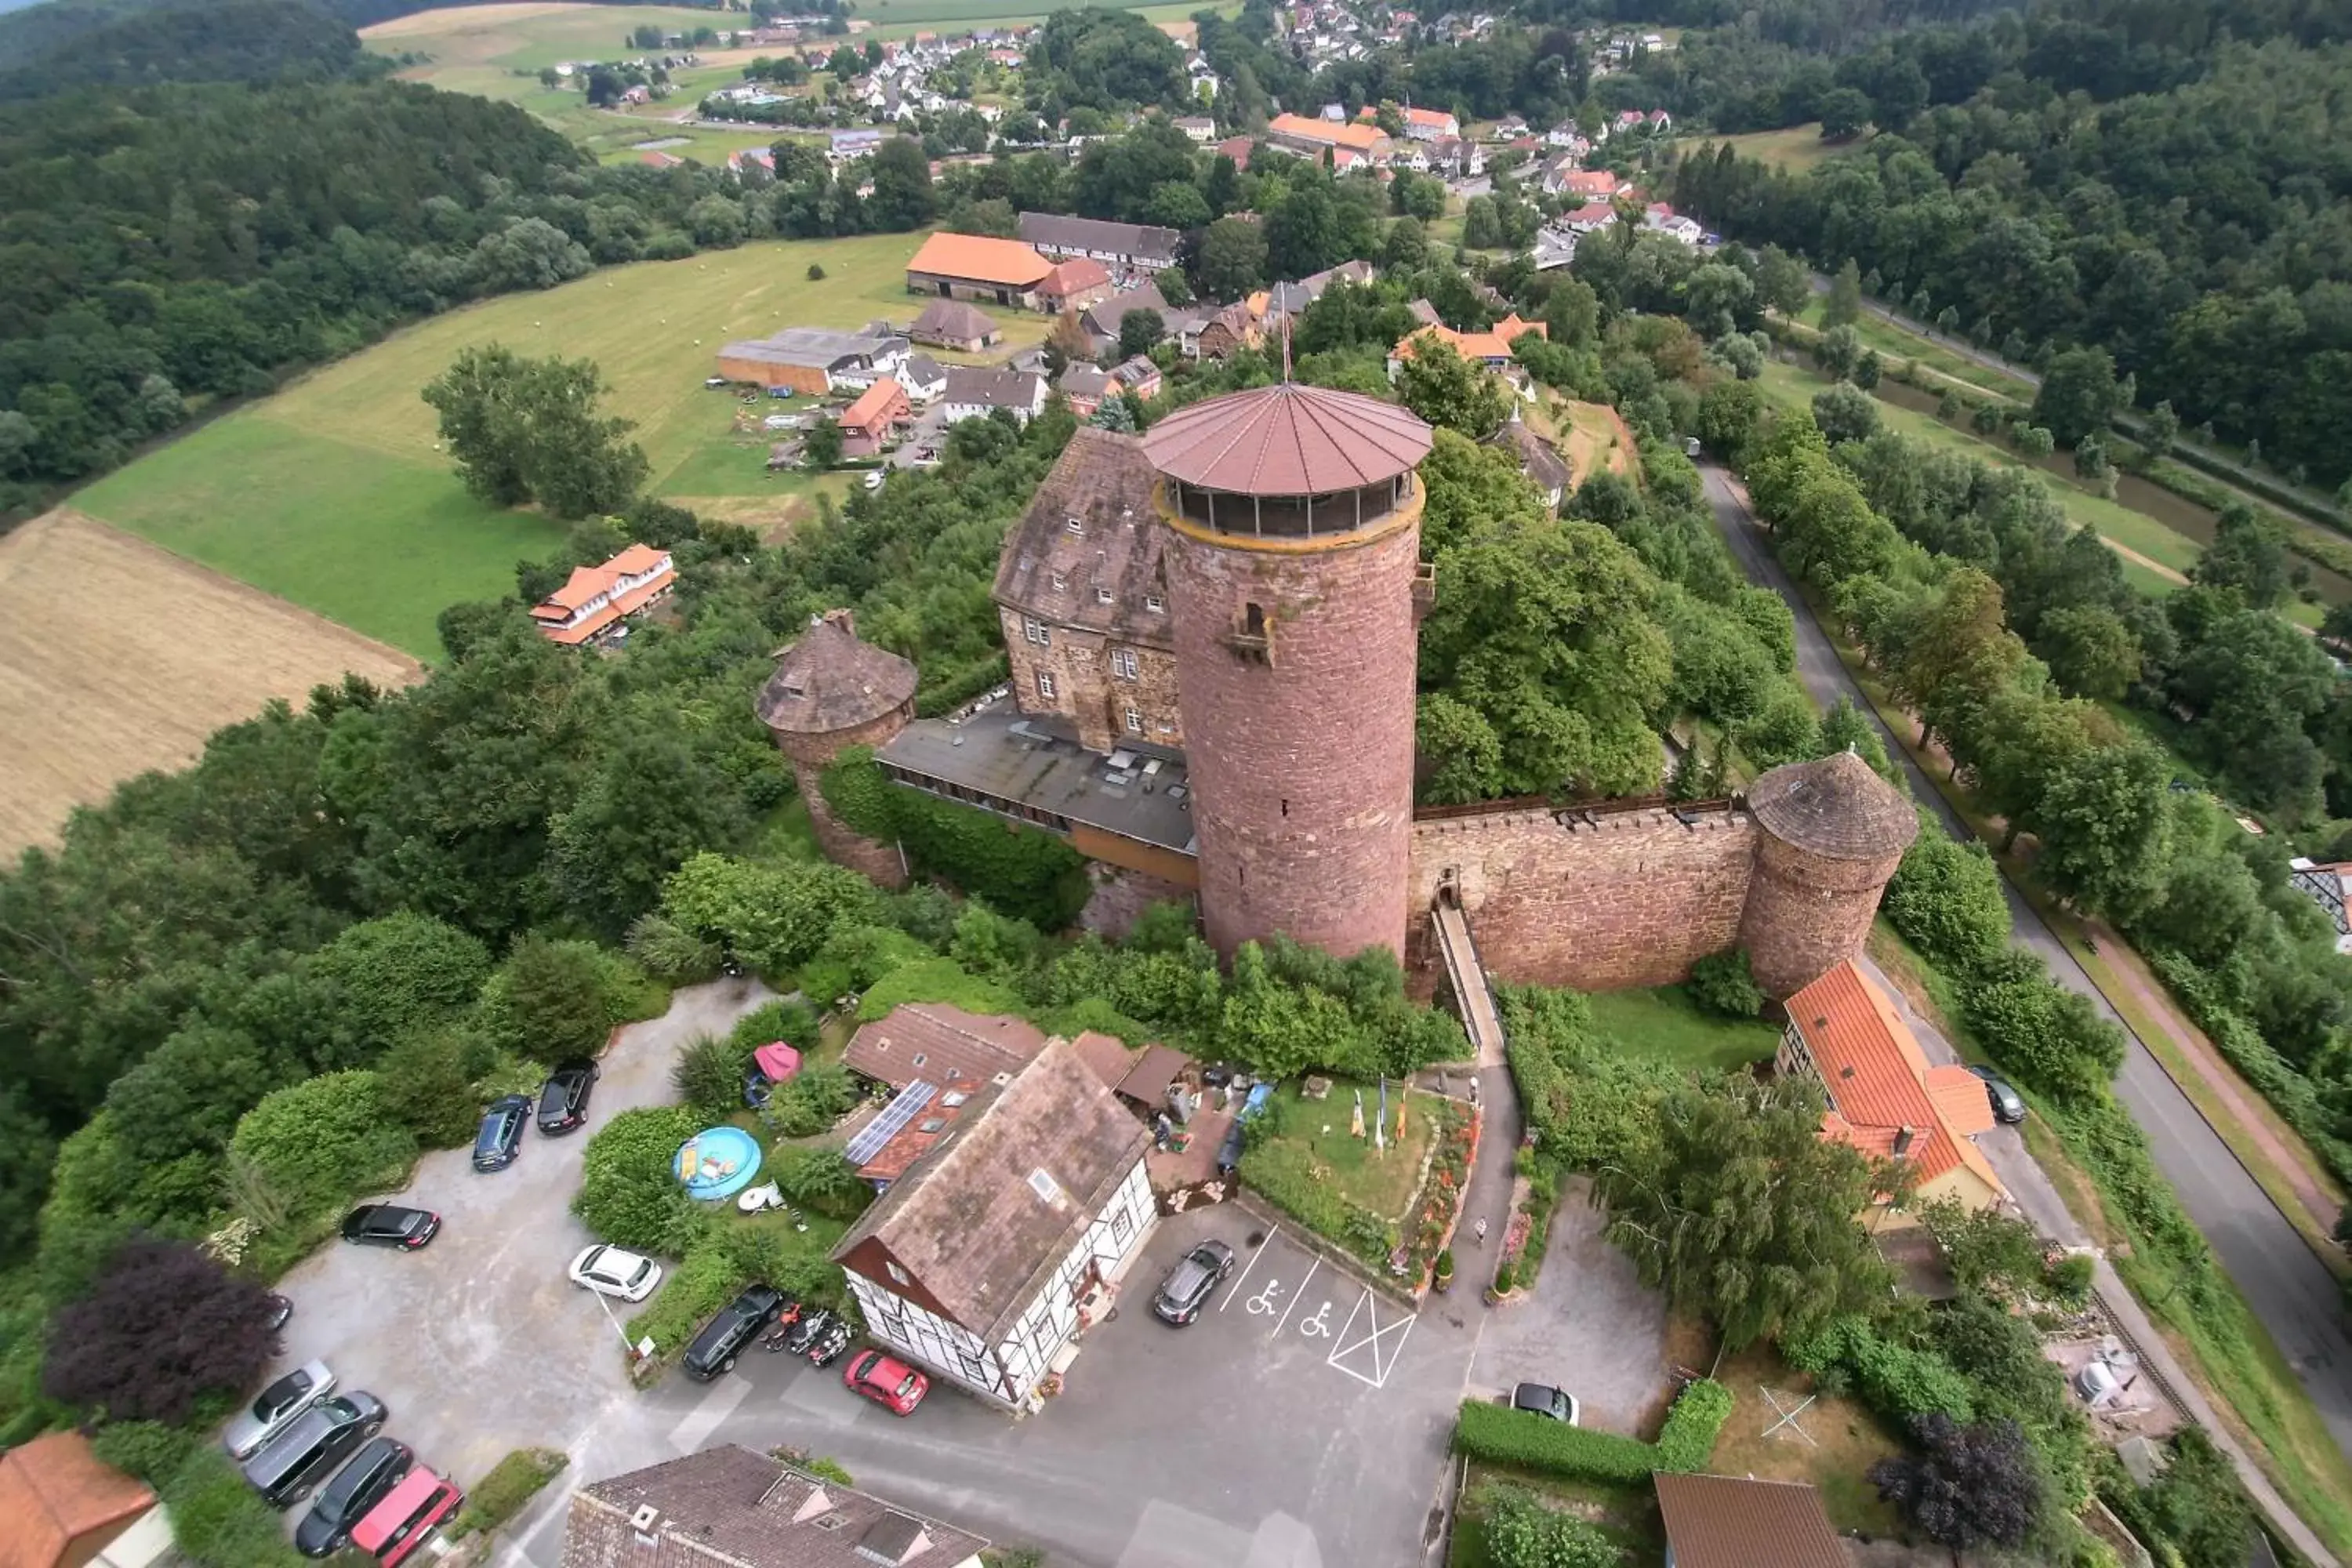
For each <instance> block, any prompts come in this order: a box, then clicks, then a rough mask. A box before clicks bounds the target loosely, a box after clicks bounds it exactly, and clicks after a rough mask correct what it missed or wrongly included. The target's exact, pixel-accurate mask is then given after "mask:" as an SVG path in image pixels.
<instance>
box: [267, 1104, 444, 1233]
mask: <svg viewBox="0 0 2352 1568" xmlns="http://www.w3.org/2000/svg"><path fill="white" fill-rule="evenodd" d="M229 1150H230V1152H231V1154H232V1155H234V1156H236V1157H237V1158H239V1159H242V1160H244V1161H246V1162H247V1163H249V1164H250V1166H251V1167H252V1169H253V1171H254V1172H255V1173H256V1174H257V1176H258V1177H259V1178H260V1179H261V1180H262V1181H264V1182H266V1183H267V1184H268V1185H269V1187H270V1188H271V1189H272V1190H273V1191H274V1192H275V1193H276V1194H278V1197H279V1198H280V1200H281V1201H282V1202H283V1203H284V1204H285V1205H286V1208H287V1211H288V1215H289V1218H302V1217H315V1216H317V1215H323V1214H325V1213H327V1212H329V1211H331V1210H333V1209H337V1208H341V1206H342V1205H344V1204H345V1203H347V1202H348V1201H350V1199H351V1197H352V1194H357V1193H364V1192H377V1191H382V1190H383V1189H384V1188H387V1187H392V1186H395V1185H397V1184H399V1181H400V1179H401V1177H402V1175H403V1174H404V1173H405V1172H406V1171H407V1169H408V1167H409V1165H410V1163H412V1162H414V1161H415V1158H416V1135H415V1133H413V1132H411V1131H409V1130H408V1129H407V1128H406V1127H405V1126H404V1125H403V1124H402V1122H401V1120H400V1116H399V1112H398V1110H396V1108H395V1105H394V1097H393V1096H392V1095H391V1094H389V1093H388V1092H386V1089H385V1086H384V1081H383V1079H382V1078H381V1077H379V1076H378V1075H377V1074H375V1073H372V1072H338V1073H329V1074H327V1075H326V1076H324V1077H323V1078H314V1079H305V1080H304V1081H303V1082H301V1083H297V1084H290V1085H289V1086H288V1087H286V1088H284V1089H278V1090H275V1091H274V1092H272V1093H270V1094H268V1095H266V1096H264V1097H263V1099H262V1101H261V1103H260V1104H258V1105H257V1106H255V1107H254V1108H253V1109H252V1110H248V1111H247V1112H246V1113H245V1115H244V1117H243V1118H242V1119H241V1120H240V1121H238V1122H237V1124H236V1135H235V1136H234V1137H232V1138H231V1139H230V1140H229ZM255 1217H257V1218H258V1217H259V1216H258V1215H257V1216H255Z"/></svg>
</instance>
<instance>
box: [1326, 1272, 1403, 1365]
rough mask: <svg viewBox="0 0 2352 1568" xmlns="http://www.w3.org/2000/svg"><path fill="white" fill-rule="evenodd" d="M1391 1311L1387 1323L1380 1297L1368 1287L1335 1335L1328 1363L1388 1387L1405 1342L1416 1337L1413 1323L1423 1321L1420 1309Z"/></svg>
mask: <svg viewBox="0 0 2352 1568" xmlns="http://www.w3.org/2000/svg"><path fill="white" fill-rule="evenodd" d="M1389 1311H1390V1313H1391V1317H1390V1319H1389V1321H1387V1322H1385V1323H1383V1322H1382V1321H1381V1301H1380V1298H1378V1297H1377V1296H1375V1295H1373V1294H1372V1293H1371V1292H1370V1290H1366V1291H1365V1292H1364V1295H1363V1299H1362V1300H1360V1301H1358V1302H1357V1303H1356V1305H1355V1307H1354V1308H1353V1309H1351V1310H1349V1313H1348V1321H1347V1322H1346V1323H1345V1324H1343V1325H1342V1326H1341V1327H1340V1330H1339V1334H1338V1335H1337V1336H1336V1337H1335V1338H1334V1340H1333V1342H1332V1345H1331V1353H1330V1354H1329V1355H1328V1356H1327V1357H1325V1358H1324V1364H1325V1365H1327V1366H1335V1367H1338V1368H1339V1370H1340V1371H1341V1372H1344V1373H1347V1374H1348V1375H1349V1377H1352V1378H1354V1379H1356V1380H1357V1381H1358V1382H1360V1383H1368V1384H1371V1385H1372V1386H1373V1387H1374V1388H1385V1387H1387V1386H1388V1381H1389V1373H1391V1372H1394V1371H1395V1370H1396V1363H1397V1359H1398V1358H1399V1357H1400V1356H1402V1355H1403V1354H1404V1342H1405V1341H1406V1340H1407V1339H1409V1338H1411V1337H1412V1326H1413V1325H1414V1324H1415V1323H1417V1322H1419V1321H1421V1315H1420V1314H1419V1313H1417V1312H1406V1311H1404V1310H1402V1309H1400V1308H1397V1307H1394V1306H1391V1307H1390V1308H1389ZM1359 1320H1360V1326H1359Z"/></svg>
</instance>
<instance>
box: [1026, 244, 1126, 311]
mask: <svg viewBox="0 0 2352 1568" xmlns="http://www.w3.org/2000/svg"><path fill="white" fill-rule="evenodd" d="M1109 292H1110V274H1109V273H1108V272H1106V271H1104V270H1103V265H1102V263H1101V262H1099V261H1097V260H1095V259H1093V258H1091V257H1085V256H1074V257H1072V258H1069V259H1068V260H1067V261H1062V262H1057V263H1055V267H1054V270H1053V271H1051V272H1049V273H1047V274H1046V275H1045V282H1043V283H1041V284H1039V285H1038V286H1037V303H1038V304H1040V305H1042V306H1044V307H1045V309H1046V310H1051V311H1053V312H1054V313H1055V315H1059V314H1061V313H1062V312H1063V311H1064V310H1085V309H1086V308H1087V306H1089V305H1091V304H1093V303H1094V302H1095V301H1096V300H1100V299H1102V298H1103V297H1104V296H1106V295H1108V293H1109Z"/></svg>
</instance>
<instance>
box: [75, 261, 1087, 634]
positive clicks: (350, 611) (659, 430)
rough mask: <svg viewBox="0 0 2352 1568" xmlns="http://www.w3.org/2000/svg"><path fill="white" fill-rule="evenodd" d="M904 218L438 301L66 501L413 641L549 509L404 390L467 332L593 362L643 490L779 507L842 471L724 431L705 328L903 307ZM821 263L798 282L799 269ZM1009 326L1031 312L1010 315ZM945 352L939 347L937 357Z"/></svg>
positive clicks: (799, 504)
mask: <svg viewBox="0 0 2352 1568" xmlns="http://www.w3.org/2000/svg"><path fill="white" fill-rule="evenodd" d="M921 241H922V237H921V236H920V235H869V236H862V237H858V238H855V239H837V240H807V241H772V242H767V243H763V244H759V245H751V246H745V247H742V248H740V249H739V250H731V251H722V252H717V253H713V254H709V255H704V256H698V257H695V258H689V259H688V260H684V261H657V262H644V263H640V264H638V265H636V266H634V267H623V268H612V269H609V270H606V271H602V272H597V273H593V274H591V275H590V276H588V277H586V278H583V279H579V280H578V281H577V282H573V283H570V284H566V285H565V286H564V287H562V288H561V289H552V290H550V291H549V292H547V293H543V294H523V295H509V296H507V297H506V298H503V299H499V300H487V301H485V302H483V303H481V304H479V305H475V306H471V307H469V308H467V309H466V310H457V311H453V312H451V313H450V314H448V315H446V316H439V317H436V318H435V319H434V320H432V321H426V322H424V323H421V324H420V325H418V326H415V327H413V328H410V329H408V330H407V331H403V332H401V333H398V334H397V335H395V336H394V337H392V338H390V339H388V340H386V341H385V342H383V343H380V344H378V345H377V346H375V347H374V348H373V349H370V350H368V351H366V352H365V353H360V354H356V355H353V356H352V358H350V359H347V360H344V361H342V362H341V363H337V364H332V365H330V366H327V367H326V368H325V369H323V370H320V371H317V372H315V373H313V374H310V375H309V376H306V377H304V378H303V379H302V380H301V381H299V382H297V383H296V384H293V385H291V386H289V387H288V388H287V389H286V390H285V391H284V392H281V393H279V394H278V395H277V396H275V397H272V398H269V399H268V400H266V401H264V402H262V403H259V404H257V405H253V406H252V407H250V408H246V409H242V410H239V411H238V412H236V413H234V414H231V415H229V416H226V417H225V418H223V419H220V420H218V421H216V422H215V423H214V424H212V425H210V426H205V428H203V429H201V430H197V431H195V432H194V433H192V434H190V435H189V436H187V437H185V438H184V439H182V440H179V441H176V442H174V443H173V444H171V445H170V446H167V447H163V448H162V449H161V450H159V451H157V452H154V453H152V454H151V455H150V456H148V457H145V458H141V459H140V460H139V461H138V462H136V463H133V464H131V466H130V467H128V468H122V469H120V470H118V471H117V472H115V473H113V474H111V475H110V476H108V477H107V478H106V479H101V480H100V481H99V482H98V483H97V484H95V485H93V486H91V487H90V488H89V489H86V490H84V491H82V492H81V493H80V495H79V496H78V497H76V499H75V505H76V506H78V507H79V508H80V509H81V510H84V511H87V512H89V513H90V514H91V515H92V516H95V517H98V518H100V519H102V520H104V521H108V522H112V523H115V524H117V525H119V526H121V527H123V528H126V529H129V530H130V531H132V532H135V533H138V534H141V535H143V536H144V537H146V538H148V539H151V540H152V541H154V542H156V543H159V544H161V545H163V546H164V547H165V548H166V549H168V550H172V551H173V552H177V553H180V554H184V555H186V556H188V557H190V558H191V559H194V560H196V561H200V562H202V563H205V564H206V565H208V566H213V567H215V568H217V569H218V570H220V571H223V572H226V573H227V574H230V575H231V576H234V577H236V578H238V579H240V580H242V581H244V582H247V583H250V584H253V585H255V586H256V587H259V588H263V589H266V590H268V592H271V593H275V594H278V595H283V596H284V597H286V598H289V599H291V600H293V601H294V602H295V603H296V604H299V605H304V606H306V607H307V608H310V609H312V610H316V611H318V612H319V613H320V615H323V616H329V617H331V618H332V619H334V620H338V621H341V623H342V624H343V625H345V626H351V627H352V628H354V629H356V630H358V631H361V632H363V633H365V634H367V635H368V636H371V637H379V638H382V639H383V641H386V642H390V643H393V644H394V645H396V646H398V647H404V648H406V649H407V650H408V651H410V652H411V653H414V654H416V655H418V656H419V657H421V658H436V657H437V656H438V654H439V651H440V647H439V641H438V638H437V637H436V634H435V632H434V626H433V623H434V617H435V616H437V615H438V614H439V613H440V612H441V610H442V609H444V608H445V607H446V606H447V605H451V604H454V603H457V602H458V601H460V600H464V599H471V598H483V597H488V596H492V595H499V594H503V593H510V592H512V591H513V584H514V564H515V563H516V562H517V561H518V560H520V559H523V558H526V557H536V556H543V555H546V554H548V553H549V552H551V551H552V550H553V549H554V547H555V546H556V544H557V543H558V542H560V541H561V539H562V529H561V528H560V527H559V526H558V525H556V524H554V523H552V522H550V521H543V520H541V519H539V518H537V517H535V516H531V515H529V514H526V513H520V512H500V511H498V510H493V509H491V508H488V507H486V506H484V505H483V504H482V503H480V502H479V501H477V500H474V499H473V498H472V497H471V496H469V495H467V493H466V490H465V488H464V487H463V486H462V485H460V484H459V483H458V481H457V477H456V475H455V473H454V472H453V471H452V469H451V467H450V464H449V461H448V459H447V458H446V456H444V455H443V454H442V453H441V452H440V451H438V450H437V449H436V434H435V416H434V413H433V410H432V409H430V408H429V407H427V406H426V405H425V403H424V401H423V399H422V398H420V397H419V396H418V393H419V390H420V389H421V388H422V387H423V386H424V385H425V383H426V382H428V381H430V380H432V379H433V378H434V377H435V376H436V375H438V374H441V372H442V371H443V370H444V369H446V367H447V366H448V364H449V362H450V361H451V360H452V359H453V358H455V357H456V355H457V352H458V351H459V350H460V349H463V348H465V347H467V346H468V345H471V344H477V343H489V342H499V343H504V344H506V345H507V346H509V347H510V348H513V349H515V350H517V351H519V352H520V353H530V354H559V353H560V354H562V355H565V356H567V357H572V358H587V359H591V360H593V361H595V362H596V363H597V365H598V366H599V367H600V368H601V369H602V370H603V371H604V379H605V383H606V384H607V386H608V387H609V388H610V391H609V392H608V393H607V395H606V399H605V405H606V407H608V408H609V409H611V410H612V411H614V412H615V413H618V414H621V415H624V416H627V417H628V418H631V419H634V420H635V421H636V423H637V429H636V432H635V438H636V439H637V440H638V441H639V442H640V443H642V444H643V445H644V447H645V448H646V456H647V458H649V459H650V460H651V462H652V465H653V471H652V478H651V479H650V481H649V485H648V488H649V489H651V490H652V491H653V493H655V494H657V495H661V496H665V497H667V498H670V499H673V500H678V501H680V502H681V503H683V504H686V505H689V506H696V507H698V508H702V509H705V510H709V511H711V512H712V513H713V514H715V515H719V516H723V517H727V518H729V519H730V520H732V521H741V522H745V523H748V524H751V525H753V526H768V525H773V524H777V523H781V522H783V521H789V519H790V517H791V516H792V515H793V513H794V512H795V511H796V510H798V509H800V508H803V507H805V506H806V505H807V504H808V498H809V497H810V496H811V495H813V494H814V493H815V492H816V491H817V490H819V489H829V490H831V491H832V492H834V493H835V494H836V495H837V494H840V493H842V492H843V491H844V489H845V480H844V479H841V478H840V477H838V476H827V477H826V478H825V479H821V480H813V479H809V478H807V477H806V476H802V475H787V476H780V477H772V476H770V475H769V474H768V473H767V471H766V468H765V462H766V457H767V447H768V437H766V436H765V435H764V434H761V435H757V436H751V437H738V436H735V435H733V434H732V427H733V423H734V416H735V414H736V411H737V409H738V407H739V405H738V404H737V403H736V402H735V400H734V399H733V398H732V397H730V396H729V395H727V394H725V393H720V392H711V391H706V390H705V389H704V387H703V385H702V381H703V378H704V377H705V376H707V375H709V374H710V371H711V367H712V364H713V363H714V356H715V354H716V353H717V351H718V348H719V344H720V343H721V342H725V341H727V340H728V339H730V338H738V337H750V336H764V335H766V334H768V333H770V332H773V331H776V330H778V329H779V328H782V327H785V326H792V325H800V326H826V327H854V326H857V325H859V324H861V323H863V322H865V321H869V320H871V319H873V318H875V317H877V316H884V315H889V316H894V317H897V318H898V319H900V320H904V319H905V318H907V317H908V316H911V315H912V314H913V313H914V300H913V299H912V298H911V297H910V296H908V294H907V293H906V292H905V288H904V277H903V268H904V267H905V264H906V261H907V258H908V257H909V256H911V255H913V254H914V251H915V248H916V247H917V246H918V245H919V244H920V243H921ZM813 263H814V264H818V265H821V266H823V268H824V271H825V274H826V276H825V277H824V279H822V280H821V281H817V282H811V281H809V280H808V279H807V276H806V274H807V271H808V268H809V267H810V266H811V265H812V264H813ZM1005 320H1006V326H1007V335H1008V337H1010V338H1011V339H1012V340H1013V341H1014V342H1036V341H1038V340H1039V339H1040V338H1041V337H1042V336H1043V335H1044V332H1045V327H1046V325H1047V322H1046V320H1045V317H1043V316H1034V315H1032V316H1027V317H1007V318H1006V319H1005ZM950 357H952V356H950Z"/></svg>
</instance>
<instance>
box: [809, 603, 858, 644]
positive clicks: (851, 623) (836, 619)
mask: <svg viewBox="0 0 2352 1568" xmlns="http://www.w3.org/2000/svg"><path fill="white" fill-rule="evenodd" d="M817 618H818V619H819V620H822V621H824V622H825V623H827V624H828V625H831V626H839V627H840V628H841V629H842V630H843V631H845V632H847V633H848V634H849V635H850V636H851V637H856V635H857V612H856V611H855V610H853V609H850V608H849V607H848V606H847V605H844V606H842V607H841V608H840V609H837V610H827V611H826V612H825V613H824V615H822V616H818V617H817Z"/></svg>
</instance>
